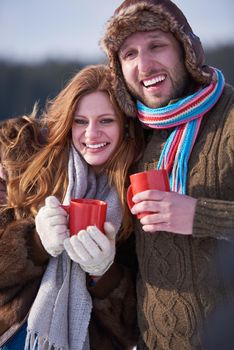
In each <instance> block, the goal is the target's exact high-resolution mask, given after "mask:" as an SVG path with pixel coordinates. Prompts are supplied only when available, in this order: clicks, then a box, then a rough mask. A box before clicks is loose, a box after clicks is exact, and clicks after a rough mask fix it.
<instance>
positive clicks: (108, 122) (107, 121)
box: [100, 118, 114, 124]
mask: <svg viewBox="0 0 234 350" xmlns="http://www.w3.org/2000/svg"><path fill="white" fill-rule="evenodd" d="M113 121H114V119H112V118H105V119H102V120H100V123H101V124H111V123H112V122H113Z"/></svg>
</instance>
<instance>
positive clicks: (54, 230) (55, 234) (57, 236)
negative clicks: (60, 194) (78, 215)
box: [35, 196, 68, 257]
mask: <svg viewBox="0 0 234 350" xmlns="http://www.w3.org/2000/svg"><path fill="white" fill-rule="evenodd" d="M35 223H36V230H37V233H38V235H39V236H40V239H41V242H42V244H43V246H44V248H45V250H46V251H47V252H48V253H49V254H50V255H52V256H54V257H56V256H57V255H59V254H61V253H62V251H63V250H64V247H63V241H64V239H65V238H67V236H68V233H67V213H66V211H65V210H64V209H63V208H61V206H60V202H59V201H58V199H57V198H56V197H54V196H50V197H47V198H46V200H45V206H44V207H42V208H41V209H40V210H39V211H38V213H37V216H36V218H35Z"/></svg>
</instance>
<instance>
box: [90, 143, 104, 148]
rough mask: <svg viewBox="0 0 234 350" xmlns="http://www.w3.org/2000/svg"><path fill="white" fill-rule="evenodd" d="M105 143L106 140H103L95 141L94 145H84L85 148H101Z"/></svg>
mask: <svg viewBox="0 0 234 350" xmlns="http://www.w3.org/2000/svg"><path fill="white" fill-rule="evenodd" d="M106 145H107V142H104V143H97V144H95V145H88V144H86V147H87V148H101V147H104V146H106Z"/></svg>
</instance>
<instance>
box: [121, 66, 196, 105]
mask: <svg viewBox="0 0 234 350" xmlns="http://www.w3.org/2000/svg"><path fill="white" fill-rule="evenodd" d="M174 71H177V73H176V75H174V79H173V80H171V89H170V92H169V93H168V95H165V96H164V98H163V101H159V98H157V96H154V97H152V98H151V99H149V98H147V97H144V96H140V95H139V93H138V92H137V91H136V90H135V88H134V87H133V86H132V85H131V84H129V83H127V82H126V85H127V88H128V91H129V92H130V94H131V96H133V97H134V98H135V99H136V100H138V101H140V102H142V103H143V104H144V105H145V106H147V107H149V108H160V107H165V106H167V105H168V104H169V103H170V101H172V100H177V99H179V98H182V97H184V96H187V95H189V94H190V93H191V79H190V76H189V74H188V72H187V70H186V69H185V68H184V67H183V68H182V67H181V64H180V66H179V67H176V68H174ZM157 100H158V101H157Z"/></svg>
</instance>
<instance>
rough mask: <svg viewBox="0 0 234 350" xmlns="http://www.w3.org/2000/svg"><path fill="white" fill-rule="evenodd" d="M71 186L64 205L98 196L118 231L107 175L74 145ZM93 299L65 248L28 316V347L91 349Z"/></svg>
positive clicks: (115, 201)
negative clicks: (106, 205)
mask: <svg viewBox="0 0 234 350" xmlns="http://www.w3.org/2000/svg"><path fill="white" fill-rule="evenodd" d="M68 179H69V185H68V188H67V193H66V196H65V200H64V204H69V202H70V199H71V198H97V199H101V200H104V201H106V202H107V203H108V209H107V221H110V222H112V223H113V225H114V226H115V229H116V231H118V229H119V227H120V224H121V221H122V210H121V205H120V201H119V198H118V195H117V193H116V190H115V189H114V188H110V187H109V186H108V181H107V177H106V176H105V175H101V176H99V177H96V175H95V174H94V172H93V171H92V169H91V167H89V166H87V164H86V163H85V162H84V160H83V159H82V158H81V157H80V156H79V154H78V152H77V151H76V150H75V148H74V147H73V146H72V147H71V150H70V155H69V162H68ZM91 309H92V300H91V297H90V295H89V293H88V291H87V289H86V278H85V272H84V271H83V270H82V269H81V268H80V266H79V264H77V263H74V262H73V261H71V260H70V258H69V257H68V255H67V254H66V252H65V251H64V252H63V253H62V254H61V255H60V256H59V257H57V258H51V259H50V261H49V263H48V266H47V269H46V271H45V273H44V276H43V278H42V281H41V285H40V288H39V291H38V294H37V296H36V298H35V301H34V303H33V305H32V308H31V310H30V313H29V317H28V329H27V338H26V342H25V350H52V349H53V350H89V337H88V325H89V321H90V313H91Z"/></svg>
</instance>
